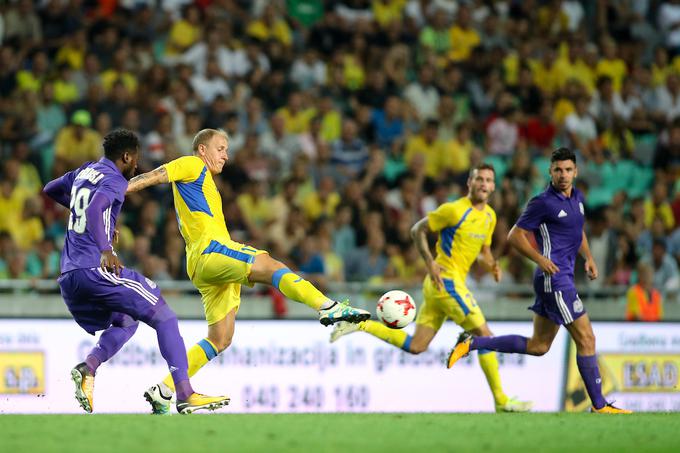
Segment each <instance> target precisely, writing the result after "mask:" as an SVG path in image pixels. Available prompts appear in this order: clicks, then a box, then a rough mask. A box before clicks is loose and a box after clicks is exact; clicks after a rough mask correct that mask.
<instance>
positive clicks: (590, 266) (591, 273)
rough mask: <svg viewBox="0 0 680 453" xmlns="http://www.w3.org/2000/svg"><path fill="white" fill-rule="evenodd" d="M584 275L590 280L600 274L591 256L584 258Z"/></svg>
mask: <svg viewBox="0 0 680 453" xmlns="http://www.w3.org/2000/svg"><path fill="white" fill-rule="evenodd" d="M586 275H587V276H588V278H589V279H591V280H595V279H596V278H597V277H598V276H599V275H600V273H599V272H598V270H597V264H595V260H594V259H593V258H590V259H587V260H586Z"/></svg>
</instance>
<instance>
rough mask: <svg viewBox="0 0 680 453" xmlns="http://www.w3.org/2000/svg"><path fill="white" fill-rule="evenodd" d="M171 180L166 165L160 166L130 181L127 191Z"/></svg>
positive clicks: (131, 191) (134, 190) (130, 191)
mask: <svg viewBox="0 0 680 453" xmlns="http://www.w3.org/2000/svg"><path fill="white" fill-rule="evenodd" d="M168 182H170V179H169V178H168V172H167V170H166V169H165V167H158V168H156V169H155V170H151V171H149V172H146V173H142V174H141V175H137V176H135V177H134V178H132V179H131V180H130V181H129V182H128V188H127V192H126V193H133V192H138V191H140V190H142V189H146V188H147V187H150V186H155V185H158V184H165V183H168Z"/></svg>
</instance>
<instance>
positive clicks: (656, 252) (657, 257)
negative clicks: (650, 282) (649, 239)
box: [644, 239, 680, 294]
mask: <svg viewBox="0 0 680 453" xmlns="http://www.w3.org/2000/svg"><path fill="white" fill-rule="evenodd" d="M644 262H645V263H648V264H649V265H651V267H652V269H653V270H654V287H655V288H657V289H659V290H660V291H661V292H662V293H663V294H668V293H675V292H676V291H677V290H678V289H680V272H678V264H677V263H676V261H675V259H673V257H672V256H671V255H669V254H668V252H667V247H666V242H665V241H664V240H661V239H655V240H654V244H653V245H652V253H651V256H648V257H647V258H645V260H644Z"/></svg>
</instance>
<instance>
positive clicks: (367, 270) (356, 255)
mask: <svg viewBox="0 0 680 453" xmlns="http://www.w3.org/2000/svg"><path fill="white" fill-rule="evenodd" d="M387 265H388V259H387V255H386V254H385V236H384V235H383V233H382V231H380V230H369V234H368V240H367V242H366V245H365V246H363V247H359V248H358V249H356V250H353V251H351V252H349V253H348V254H347V255H346V256H345V278H346V279H347V280H348V281H363V282H380V281H381V280H382V278H383V276H384V275H385V271H386V270H387Z"/></svg>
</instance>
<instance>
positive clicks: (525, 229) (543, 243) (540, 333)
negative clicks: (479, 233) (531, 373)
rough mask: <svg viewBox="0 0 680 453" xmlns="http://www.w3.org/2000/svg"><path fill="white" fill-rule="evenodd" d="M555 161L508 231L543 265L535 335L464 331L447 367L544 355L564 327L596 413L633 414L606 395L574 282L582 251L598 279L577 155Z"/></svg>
mask: <svg viewBox="0 0 680 453" xmlns="http://www.w3.org/2000/svg"><path fill="white" fill-rule="evenodd" d="M550 162H551V163H550V176H551V183H550V185H549V186H548V188H547V189H546V190H545V192H543V193H541V194H539V195H537V196H535V197H534V198H532V199H531V201H529V204H528V205H527V207H526V209H525V210H524V212H523V213H522V215H521V216H520V218H519V220H518V221H517V223H516V224H515V226H514V227H512V229H511V230H510V233H509V235H508V240H509V241H510V244H511V245H512V246H513V247H515V248H516V249H517V250H518V251H519V252H520V253H522V254H523V255H524V256H526V257H527V258H529V259H531V260H532V261H534V262H535V263H536V264H537V265H538V267H537V268H536V272H535V274H534V291H535V292H536V302H535V303H534V305H533V306H532V307H531V309H532V310H533V311H534V333H533V335H532V336H531V338H526V337H522V336H520V335H503V336H500V337H489V336H481V337H471V336H469V335H467V334H465V333H463V334H462V335H461V336H460V338H459V339H458V343H457V344H456V347H455V348H454V349H453V350H452V351H451V355H450V356H449V363H448V366H449V368H451V367H452V366H453V365H454V364H455V363H456V361H457V360H458V359H460V358H461V357H463V356H465V355H466V354H468V352H469V351H474V350H492V351H500V352H515V353H519V354H529V355H536V356H540V355H543V354H545V353H546V352H548V350H549V349H550V345H551V344H552V342H553V340H554V339H555V335H557V331H558V330H559V328H560V326H561V325H563V326H565V327H566V328H567V330H568V331H569V334H570V335H571V337H572V338H573V340H574V342H575V343H576V353H577V355H576V363H577V365H578V370H579V373H580V374H581V377H582V378H583V382H584V383H585V385H586V390H587V391H588V396H590V400H591V402H592V404H593V405H592V412H595V413H601V414H630V413H631V412H632V411H629V410H624V409H619V408H617V407H614V406H612V405H611V404H610V403H608V402H607V401H606V400H605V399H604V396H603V395H602V388H601V387H602V386H601V383H602V379H601V378H600V370H599V368H598V365H597V357H596V355H595V335H594V334H593V328H592V325H591V324H590V319H589V318H588V315H587V314H586V310H585V307H584V306H583V303H582V302H581V299H580V298H579V297H578V293H577V292H576V286H575V285H574V263H575V261H576V253H577V252H578V253H580V254H581V256H583V258H584V259H585V261H586V264H585V267H586V269H585V270H586V274H587V275H588V277H589V278H590V279H591V280H594V279H596V278H597V276H598V271H597V265H596V264H595V260H593V256H592V255H591V254H590V248H589V247H588V239H587V238H586V233H585V231H584V229H583V225H584V223H585V210H584V207H583V206H584V203H585V199H584V197H583V194H582V193H581V192H579V191H578V190H577V189H576V188H575V187H573V182H574V178H575V177H576V176H577V174H578V169H577V167H576V155H575V154H574V152H573V151H571V150H570V149H568V148H559V149H557V150H555V151H554V152H553V154H552V158H551V159H550ZM529 235H533V236H534V237H535V239H536V241H537V243H538V245H539V249H540V253H539V252H538V251H537V250H536V249H535V248H534V247H532V245H531V243H530V242H529V239H528V236H529Z"/></svg>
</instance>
